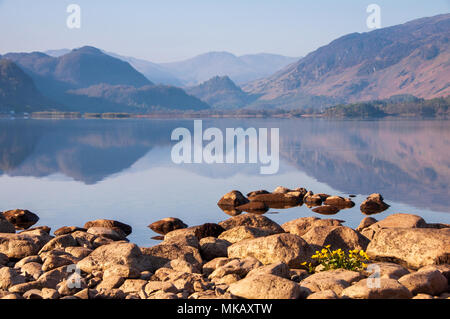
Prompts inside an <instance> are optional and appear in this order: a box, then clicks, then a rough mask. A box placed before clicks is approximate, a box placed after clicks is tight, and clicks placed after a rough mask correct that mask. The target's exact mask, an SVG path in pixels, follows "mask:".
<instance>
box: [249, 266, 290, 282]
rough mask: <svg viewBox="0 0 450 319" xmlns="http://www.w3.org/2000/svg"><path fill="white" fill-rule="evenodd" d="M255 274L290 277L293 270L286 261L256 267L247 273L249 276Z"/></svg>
mask: <svg viewBox="0 0 450 319" xmlns="http://www.w3.org/2000/svg"><path fill="white" fill-rule="evenodd" d="M254 275H274V276H278V277H282V278H286V279H290V278H291V271H290V269H289V267H288V265H286V264H285V263H276V264H270V265H265V266H261V267H258V268H255V269H253V270H251V271H250V272H249V273H248V274H247V276H254Z"/></svg>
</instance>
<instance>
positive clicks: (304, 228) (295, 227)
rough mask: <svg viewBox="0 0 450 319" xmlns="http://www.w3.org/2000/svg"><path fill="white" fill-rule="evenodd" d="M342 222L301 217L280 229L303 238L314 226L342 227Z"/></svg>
mask: <svg viewBox="0 0 450 319" xmlns="http://www.w3.org/2000/svg"><path fill="white" fill-rule="evenodd" d="M341 223H342V221H341V220H337V219H320V218H317V217H301V218H297V219H294V220H291V221H289V222H286V223H284V224H283V225H281V227H282V228H283V229H284V231H286V232H288V233H291V234H294V235H297V236H303V235H304V234H306V233H307V232H308V231H309V230H310V229H311V228H312V227H314V226H342V224H341Z"/></svg>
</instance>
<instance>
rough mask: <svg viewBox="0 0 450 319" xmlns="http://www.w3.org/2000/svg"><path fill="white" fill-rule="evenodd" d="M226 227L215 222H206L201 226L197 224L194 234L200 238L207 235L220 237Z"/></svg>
mask: <svg viewBox="0 0 450 319" xmlns="http://www.w3.org/2000/svg"><path fill="white" fill-rule="evenodd" d="M224 231H225V229H224V228H223V227H222V226H220V225H218V224H215V223H206V224H203V225H200V226H197V227H196V228H195V230H194V235H195V236H196V237H197V238H198V239H199V240H200V239H202V238H206V237H219V235H220V234H222V233H223V232H224Z"/></svg>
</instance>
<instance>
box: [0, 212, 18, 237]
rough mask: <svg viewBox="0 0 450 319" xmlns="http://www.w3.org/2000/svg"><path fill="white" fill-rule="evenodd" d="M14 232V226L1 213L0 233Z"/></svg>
mask: <svg viewBox="0 0 450 319" xmlns="http://www.w3.org/2000/svg"><path fill="white" fill-rule="evenodd" d="M15 232H16V228H15V227H14V225H13V224H11V223H10V222H9V221H8V220H7V219H6V218H5V217H3V215H2V214H0V233H10V234H11V233H12V234H14V233H15Z"/></svg>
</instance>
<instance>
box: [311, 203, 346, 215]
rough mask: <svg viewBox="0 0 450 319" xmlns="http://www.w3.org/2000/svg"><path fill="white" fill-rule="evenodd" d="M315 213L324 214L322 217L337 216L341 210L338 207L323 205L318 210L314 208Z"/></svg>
mask: <svg viewBox="0 0 450 319" xmlns="http://www.w3.org/2000/svg"><path fill="white" fill-rule="evenodd" d="M312 211H313V212H314V213H317V214H322V215H335V214H337V213H339V211H340V209H339V208H337V207H336V206H330V205H323V206H318V207H316V208H313V210H312Z"/></svg>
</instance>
